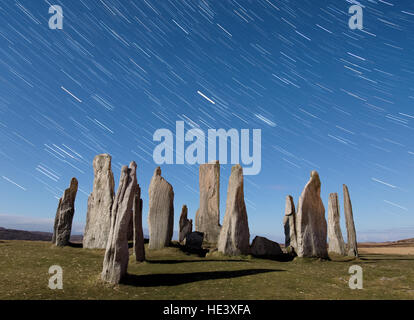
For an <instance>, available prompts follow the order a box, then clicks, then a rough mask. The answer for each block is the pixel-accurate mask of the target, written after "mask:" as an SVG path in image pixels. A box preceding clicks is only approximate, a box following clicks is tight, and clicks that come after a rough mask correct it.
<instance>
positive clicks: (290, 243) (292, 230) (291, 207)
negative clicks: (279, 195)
mask: <svg viewBox="0 0 414 320" xmlns="http://www.w3.org/2000/svg"><path fill="white" fill-rule="evenodd" d="M295 223H296V211H295V204H294V203H293V197H292V196H287V197H286V205H285V217H284V218H283V226H284V229H285V248H286V250H287V251H288V252H290V253H293V252H295V248H296V247H297V244H296V226H295Z"/></svg>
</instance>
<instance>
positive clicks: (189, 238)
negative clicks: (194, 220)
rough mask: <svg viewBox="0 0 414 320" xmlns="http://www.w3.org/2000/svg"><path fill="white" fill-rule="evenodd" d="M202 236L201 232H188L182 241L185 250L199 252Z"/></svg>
mask: <svg viewBox="0 0 414 320" xmlns="http://www.w3.org/2000/svg"><path fill="white" fill-rule="evenodd" d="M203 240H204V235H203V233H202V232H197V231H195V232H190V233H189V234H187V235H186V237H185V239H184V245H185V248H186V249H190V250H201V249H202V245H203Z"/></svg>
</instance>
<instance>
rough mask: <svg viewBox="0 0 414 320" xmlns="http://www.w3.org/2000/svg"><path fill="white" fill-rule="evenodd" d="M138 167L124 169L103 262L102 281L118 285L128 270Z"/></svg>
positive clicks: (114, 205) (133, 165)
mask: <svg viewBox="0 0 414 320" xmlns="http://www.w3.org/2000/svg"><path fill="white" fill-rule="evenodd" d="M136 169H137V165H136V163H135V162H131V164H130V165H129V168H128V167H127V166H124V167H122V170H121V178H120V179H119V187H118V191H117V193H116V196H115V199H114V204H113V207H112V214H111V228H110V231H109V237H108V243H107V245H106V252H105V258H104V262H103V270H102V275H101V278H102V280H104V281H106V282H109V283H112V284H118V283H120V282H121V280H122V278H123V277H124V276H125V274H126V272H127V269H128V260H129V251H128V228H129V225H130V223H131V219H132V216H133V207H134V199H135V198H136V193H137V188H138V185H137V177H136Z"/></svg>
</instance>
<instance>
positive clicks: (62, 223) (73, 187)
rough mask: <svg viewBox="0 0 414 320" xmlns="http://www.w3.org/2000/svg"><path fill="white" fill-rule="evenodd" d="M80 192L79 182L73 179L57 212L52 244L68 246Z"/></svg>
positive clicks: (61, 199) (60, 201)
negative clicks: (77, 197)
mask: <svg viewBox="0 0 414 320" xmlns="http://www.w3.org/2000/svg"><path fill="white" fill-rule="evenodd" d="M77 192H78V180H76V178H72V180H71V182H70V187H69V188H68V189H66V190H65V192H64V193H63V196H62V198H60V200H59V205H58V208H57V210H56V217H55V225H54V228H53V229H54V230H53V237H52V242H53V243H54V244H55V245H57V246H59V247H63V246H67V245H68V244H69V240H70V234H71V232H72V221H73V216H74V215H75V200H76V194H77Z"/></svg>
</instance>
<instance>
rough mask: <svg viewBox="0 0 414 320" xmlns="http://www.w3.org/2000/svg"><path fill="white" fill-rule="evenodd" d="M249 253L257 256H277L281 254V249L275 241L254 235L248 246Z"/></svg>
mask: <svg viewBox="0 0 414 320" xmlns="http://www.w3.org/2000/svg"><path fill="white" fill-rule="evenodd" d="M250 253H251V254H252V255H254V256H258V257H277V256H281V255H283V251H282V249H281V248H280V246H279V244H278V243H277V242H274V241H271V240H269V239H267V238H264V237H255V238H254V240H253V242H252V245H251V247H250Z"/></svg>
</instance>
